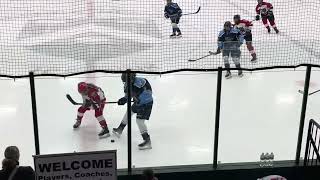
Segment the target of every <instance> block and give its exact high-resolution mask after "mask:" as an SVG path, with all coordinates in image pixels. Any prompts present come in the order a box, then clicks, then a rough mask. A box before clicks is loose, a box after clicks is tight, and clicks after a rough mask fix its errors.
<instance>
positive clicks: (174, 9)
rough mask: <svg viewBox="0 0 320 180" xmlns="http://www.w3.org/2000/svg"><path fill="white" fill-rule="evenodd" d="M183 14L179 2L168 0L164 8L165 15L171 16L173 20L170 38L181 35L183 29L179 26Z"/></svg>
mask: <svg viewBox="0 0 320 180" xmlns="http://www.w3.org/2000/svg"><path fill="white" fill-rule="evenodd" d="M181 14H182V10H181V9H180V7H179V5H178V4H177V3H173V2H172V0H167V5H166V6H165V8H164V17H165V18H167V19H168V18H170V20H171V25H172V31H173V33H172V34H171V35H170V38H174V37H181V31H180V28H179V27H178V24H179V20H180V17H181ZM176 33H177V34H176Z"/></svg>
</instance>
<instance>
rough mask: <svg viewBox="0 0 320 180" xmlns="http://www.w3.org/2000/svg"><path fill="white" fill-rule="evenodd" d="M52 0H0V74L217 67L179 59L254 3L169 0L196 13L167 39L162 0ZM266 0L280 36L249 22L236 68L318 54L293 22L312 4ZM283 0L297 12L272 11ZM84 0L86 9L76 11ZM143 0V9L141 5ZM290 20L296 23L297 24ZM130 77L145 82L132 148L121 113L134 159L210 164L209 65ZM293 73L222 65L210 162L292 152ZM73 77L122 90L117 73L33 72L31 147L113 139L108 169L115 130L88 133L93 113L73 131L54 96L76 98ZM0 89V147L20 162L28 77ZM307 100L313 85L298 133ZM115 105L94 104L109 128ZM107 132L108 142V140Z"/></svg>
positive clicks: (122, 158) (212, 40) (296, 76)
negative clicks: (143, 146) (225, 73)
mask: <svg viewBox="0 0 320 180" xmlns="http://www.w3.org/2000/svg"><path fill="white" fill-rule="evenodd" d="M63 1H64V3H61V2H60V1H59V2H58V1H54V0H53V1H52V2H50V1H45V2H46V3H47V4H46V3H43V1H41V2H40V1H34V0H32V1H28V2H26V3H25V4H21V1H15V0H11V1H5V0H4V1H1V2H0V8H1V9H3V12H1V13H0V23H1V24H2V25H1V26H0V27H1V29H0V43H1V47H2V48H1V50H0V54H1V59H0V74H2V75H5V74H14V75H23V74H27V73H28V72H29V71H35V72H36V73H39V74H41V73H55V74H59V73H60V74H69V73H75V72H81V71H87V70H94V69H102V68H103V69H108V70H124V69H126V68H131V69H133V70H146V71H150V70H151V71H158V70H161V71H168V70H173V69H175V68H177V67H178V68H179V69H183V68H216V67H218V66H222V65H223V63H222V60H221V56H213V57H210V58H207V59H204V60H203V61H199V62H195V63H190V62H188V61H187V60H188V59H190V58H196V57H200V56H202V55H204V54H206V53H207V52H208V51H209V50H215V48H216V38H217V34H218V32H219V30H220V29H221V28H222V26H223V23H224V21H226V20H232V17H233V15H234V14H241V15H242V16H243V18H248V19H249V18H251V19H252V17H253V16H254V15H255V12H254V8H255V4H256V1H254V0H252V1H251V0H250V1H249V0H242V1H241V2H243V3H240V2H238V1H236V0H200V1H197V2H196V3H195V2H194V1H191V0H176V1H175V2H178V3H179V5H180V6H181V7H182V8H183V10H184V12H191V11H193V10H194V9H197V7H198V6H201V11H200V12H199V14H197V15H196V16H186V17H185V18H182V20H181V23H180V27H181V29H182V31H183V37H182V38H181V39H175V40H171V39H169V37H168V36H169V34H170V33H171V30H170V24H169V22H168V21H167V20H165V19H164V18H163V7H164V1H157V0H150V1H146V3H141V2H139V1H131V0H120V1H102V0H99V1H94V3H93V5H92V4H91V1H89V0H88V1H82V0H81V1H80V0H77V1H71V0H63ZM92 1H93V0H92ZM269 2H272V3H273V5H274V6H275V15H276V22H277V24H278V27H279V30H280V31H281V34H280V35H276V34H273V33H272V34H270V35H269V34H267V33H266V32H265V29H264V27H263V25H262V24H261V22H254V30H253V35H254V41H253V42H254V45H255V48H256V51H257V55H258V58H259V61H258V63H257V64H251V63H250V62H249V58H250V57H249V54H248V52H247V50H246V48H245V47H244V46H243V47H242V49H241V50H242V59H241V63H242V64H243V66H245V67H247V68H255V67H264V66H276V65H286V64H290V65H292V64H299V63H302V62H305V63H317V64H319V53H320V46H319V45H318V44H317V41H316V40H314V39H313V37H310V36H308V35H307V34H308V33H309V32H313V31H315V32H317V31H319V30H318V29H316V30H314V29H308V28H305V27H314V25H313V24H314V22H315V21H317V19H319V17H314V19H313V20H312V21H311V20H310V21H302V22H301V20H300V19H299V18H307V17H309V15H311V14H315V12H317V11H318V9H319V8H320V7H318V8H317V6H319V3H317V2H316V1H315V2H314V3H310V5H308V7H306V6H304V8H310V9H309V11H308V12H307V13H303V9H302V8H301V7H299V5H300V3H302V2H295V1H293V0H289V2H288V0H287V1H284V0H272V1H269ZM293 2H295V3H293ZM288 3H292V6H290V7H289V8H292V9H289V11H290V12H295V13H296V14H299V13H301V16H297V15H295V14H290V15H288V14H287V13H284V12H280V10H281V9H282V10H283V9H286V8H288V7H287V4H288ZM35 4H40V5H41V6H35ZM88 4H91V5H88ZM46 5H47V6H46ZM88 6H93V7H94V8H89V9H88ZM309 6H310V7H309ZM146 8H147V9H148V11H146V12H145V13H143V10H145V9H146ZM16 9H18V10H19V11H18V10H16ZM90 9H91V10H90ZM93 9H94V10H93ZM56 11H61V12H62V13H55V12H56ZM12 12H16V13H14V14H13V13H12ZM127 12H129V13H127ZM288 16H289V17H288ZM114 19H116V20H117V21H113V20H114ZM119 19H120V20H119ZM75 20H77V21H75ZM297 21H299V22H301V24H300V25H299V26H298V27H296V28H292V26H290V24H294V23H295V22H297ZM119 22H121V23H119ZM88 24H89V25H88ZM133 27H134V28H133ZM145 29H147V30H148V31H147V32H146V31H144V30H145ZM302 30H303V31H304V32H305V33H303V34H301V33H300V32H301V31H302ZM157 59H158V60H157ZM291 63H292V64H291ZM101 64H102V65H101ZM319 70H320V69H318V68H314V69H313V71H312V74H311V85H310V92H312V91H315V90H318V89H320V81H319V75H320V71H319ZM138 76H141V77H145V78H147V79H148V80H149V82H150V84H151V86H152V88H153V95H154V107H153V111H152V115H151V118H150V121H149V122H148V124H147V125H148V127H149V132H150V136H151V140H152V146H153V148H152V149H151V150H146V151H140V150H138V148H137V145H138V144H139V143H140V142H141V140H142V138H141V136H140V134H139V131H138V128H137V126H136V124H135V117H134V116H133V121H132V128H133V131H132V148H133V149H132V153H133V154H132V158H133V164H134V166H135V167H149V166H171V165H191V164H209V163H212V160H213V139H214V120H215V119H214V117H215V101H216V99H215V97H216V83H217V82H216V79H217V74H216V73H214V72H187V71H186V72H179V73H172V74H163V75H146V74H138ZM304 77H305V68H304V67H300V68H297V69H277V70H268V71H256V72H252V73H251V72H245V75H244V77H243V78H238V77H236V76H235V73H234V77H233V78H232V79H230V80H225V79H223V82H222V100H221V103H222V104H221V121H220V136H219V161H220V162H221V163H232V162H252V161H258V160H259V157H260V154H261V153H262V152H273V153H274V154H275V160H293V159H294V158H295V153H296V145H297V144H296V142H297V137H298V127H299V120H300V112H301V103H302V94H300V93H298V90H302V89H303V84H304ZM80 81H88V82H92V83H96V85H98V86H100V87H101V88H102V89H103V90H104V92H105V93H106V97H107V100H108V101H117V100H118V99H119V98H120V97H122V96H123V84H122V82H121V79H120V75H119V74H106V73H96V74H87V75H79V76H72V77H67V78H57V77H37V78H36V79H35V85H36V99H37V111H38V122H39V137H40V151H41V154H52V153H67V152H74V151H76V152H83V151H96V150H113V149H116V150H117V153H118V155H117V157H118V168H126V167H127V134H126V131H125V133H124V134H123V135H122V137H121V138H120V139H117V138H116V137H115V136H111V137H109V138H106V139H99V138H98V136H97V134H98V132H99V131H100V127H99V125H98V123H97V120H95V118H94V114H93V112H90V113H87V114H86V115H85V118H84V121H83V124H82V126H81V128H80V129H78V130H73V128H72V125H73V123H74V121H75V118H76V110H77V107H76V106H74V105H72V104H70V102H68V101H67V99H66V98H65V95H66V94H67V93H69V94H70V95H71V96H72V97H74V99H76V100H80V99H81V98H80V96H79V95H78V94H77V90H76V85H77V83H78V82H80ZM0 88H1V92H2V97H1V101H0V123H1V124H0V137H1V138H0V147H1V148H0V154H3V150H4V148H5V147H6V146H8V145H17V146H19V148H20V150H21V164H22V165H27V164H28V165H29V164H33V159H32V156H31V155H33V154H35V150H34V140H33V121H32V109H31V97H30V86H29V79H27V78H18V79H7V78H1V79H0ZM319 105H320V93H319V94H314V95H312V96H309V101H308V107H307V115H306V122H305V132H306V130H307V123H308V120H309V119H311V118H314V119H316V120H318V119H319V114H320V112H319V108H318V107H319ZM125 111H126V108H125V106H118V105H115V104H110V105H107V106H106V108H105V111H104V114H105V117H106V119H107V123H108V126H109V129H111V128H113V127H117V126H118V124H119V123H120V121H121V119H122V117H123V115H124V113H125ZM111 139H114V140H115V142H114V143H111V142H110V140H111ZM305 139H306V138H305V136H304V141H305ZM303 145H304V143H303ZM303 149H304V146H303ZM303 152H304V150H303V151H302V153H303ZM1 157H2V156H1Z"/></svg>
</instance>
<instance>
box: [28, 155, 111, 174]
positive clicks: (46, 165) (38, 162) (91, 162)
mask: <svg viewBox="0 0 320 180" xmlns="http://www.w3.org/2000/svg"><path fill="white" fill-rule="evenodd" d="M116 154H117V153H116V151H95V152H84V153H65V154H50V155H37V156H33V157H34V165H35V172H36V180H70V179H74V180H116V179H117V157H116Z"/></svg>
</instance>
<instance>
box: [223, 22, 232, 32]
mask: <svg viewBox="0 0 320 180" xmlns="http://www.w3.org/2000/svg"><path fill="white" fill-rule="evenodd" d="M231 27H232V24H231V22H230V21H226V22H225V23H224V25H223V28H224V30H225V31H229V30H230V29H231Z"/></svg>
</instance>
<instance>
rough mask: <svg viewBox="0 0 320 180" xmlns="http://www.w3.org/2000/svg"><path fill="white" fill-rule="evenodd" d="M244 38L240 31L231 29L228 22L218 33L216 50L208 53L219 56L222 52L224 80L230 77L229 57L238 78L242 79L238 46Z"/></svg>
mask: <svg viewBox="0 0 320 180" xmlns="http://www.w3.org/2000/svg"><path fill="white" fill-rule="evenodd" d="M243 41H244V38H243V35H242V33H241V32H240V30H238V29H236V28H233V27H232V24H231V22H230V21H227V22H225V23H224V28H223V30H222V31H220V33H219V37H218V49H217V51H216V52H210V54H219V53H221V50H222V57H223V60H224V65H225V68H226V69H227V74H226V76H225V77H226V78H227V79H229V78H231V77H232V75H231V71H230V70H228V69H230V63H229V56H231V58H232V61H233V62H234V64H235V66H236V68H239V70H238V76H239V77H242V76H243V73H242V70H241V69H240V68H241V66H240V55H241V51H240V46H241V45H242V44H243Z"/></svg>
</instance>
